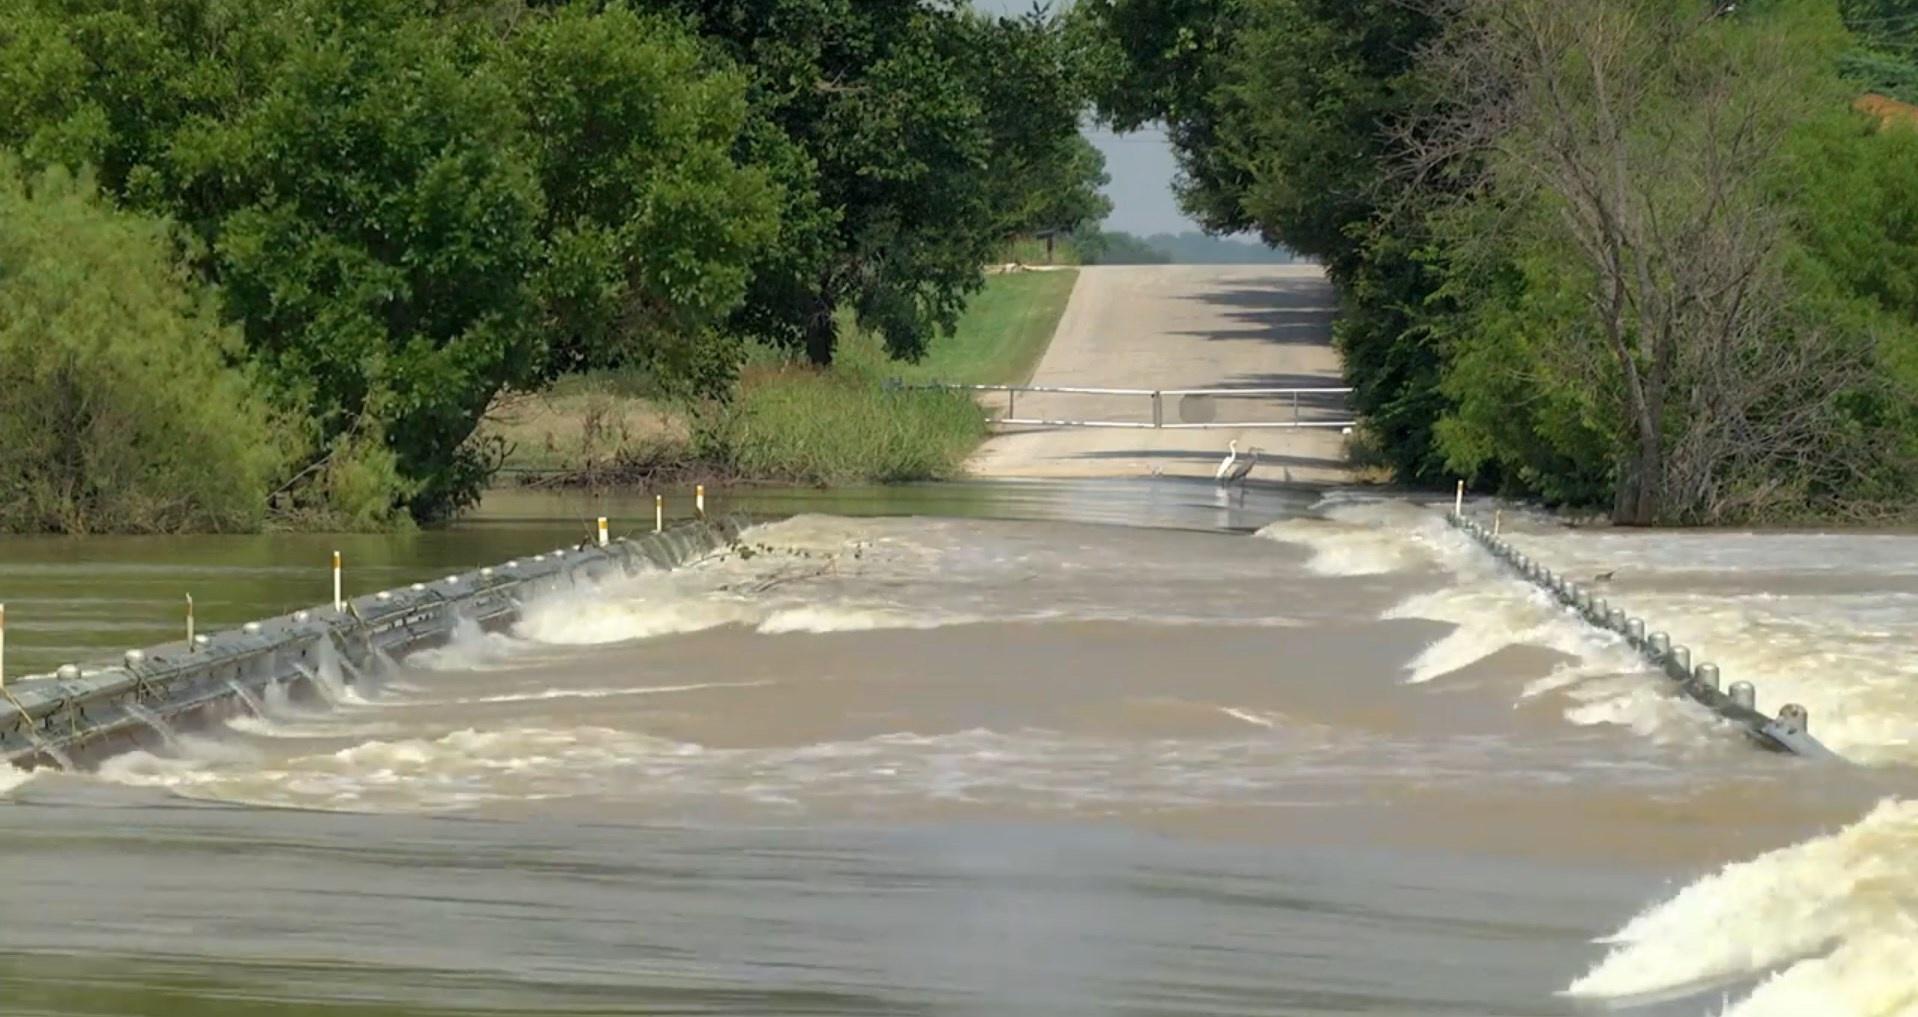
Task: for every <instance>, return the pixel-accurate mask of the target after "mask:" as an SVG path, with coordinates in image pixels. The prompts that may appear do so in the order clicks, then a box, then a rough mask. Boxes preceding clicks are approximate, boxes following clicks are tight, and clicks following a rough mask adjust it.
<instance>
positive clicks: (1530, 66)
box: [1417, 0, 1890, 525]
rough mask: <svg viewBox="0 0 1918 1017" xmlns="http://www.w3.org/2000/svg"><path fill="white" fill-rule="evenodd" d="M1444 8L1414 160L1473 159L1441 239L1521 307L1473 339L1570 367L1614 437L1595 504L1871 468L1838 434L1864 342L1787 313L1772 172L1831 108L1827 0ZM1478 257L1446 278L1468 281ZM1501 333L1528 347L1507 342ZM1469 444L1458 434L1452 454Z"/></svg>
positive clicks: (1564, 373) (1725, 500)
mask: <svg viewBox="0 0 1918 1017" xmlns="http://www.w3.org/2000/svg"><path fill="white" fill-rule="evenodd" d="M1452 12H1453V13H1452V17H1451V18H1450V30H1449V32H1448V35H1447V38H1446V40H1445V42H1444V43H1443V45H1441V46H1440V47H1439V48H1437V49H1436V50H1434V51H1433V53H1432V55H1431V57H1430V59H1429V61H1428V63H1427V67H1428V68H1429V71H1430V73H1432V74H1433V75H1434V93H1433V94H1434V95H1435V96H1437V97H1439V98H1438V101H1437V102H1436V104H1435V105H1434V107H1433V113H1432V115H1431V118H1430V119H1428V120H1427V121H1426V122H1424V123H1422V124H1420V125H1418V127H1417V130H1418V135H1419V142H1418V143H1419V144H1422V145H1423V146H1424V147H1423V149H1422V153H1423V155H1424V157H1425V162H1426V164H1427V165H1446V166H1456V165H1458V163H1459V162H1460V160H1461V159H1469V160H1471V161H1472V162H1473V163H1474V164H1475V165H1477V166H1480V167H1482V173H1481V175H1480V176H1479V177H1478V178H1477V180H1476V181H1475V186H1474V187H1473V188H1471V189H1470V190H1468V191H1466V192H1465V193H1464V195H1463V197H1462V201H1463V202H1464V204H1463V206H1462V207H1463V209H1464V212H1463V214H1462V216H1459V217H1457V218H1455V222H1457V223H1462V227H1463V228H1455V229H1452V230H1451V231H1449V232H1447V233H1445V234H1444V237H1445V239H1447V240H1448V241H1450V242H1452V243H1453V244H1455V245H1457V246H1458V247H1459V248H1460V249H1462V250H1466V251H1469V250H1470V249H1471V248H1472V247H1474V246H1479V247H1484V246H1486V245H1490V247H1491V248H1492V249H1493V250H1494V252H1495V253H1494V257H1495V258H1502V259H1504V260H1505V261H1506V262H1507V263H1508V264H1510V265H1511V266H1512V267H1513V270H1514V271H1515V272H1516V273H1517V281H1518V285H1517V286H1516V287H1515V288H1513V289H1511V290H1510V291H1509V293H1510V298H1509V299H1508V300H1506V301H1504V302H1502V303H1501V302H1500V301H1498V300H1496V299H1494V300H1492V301H1488V302H1487V305H1486V306H1488V307H1494V308H1496V307H1500V306H1504V307H1506V308H1508V309H1510V311H1511V312H1513V313H1516V314H1517V321H1518V322H1520V323H1521V324H1520V325H1519V329H1514V328H1510V327H1508V328H1505V329H1503V330H1502V332H1501V331H1489V334H1488V338H1489V339H1490V341H1491V342H1492V343H1493V345H1494V346H1495V347H1496V350H1497V352H1495V353H1494V352H1492V351H1491V350H1488V354H1489V355H1493V356H1498V357H1500V358H1501V359H1502V360H1503V362H1505V363H1526V362H1532V363H1540V364H1544V365H1547V366H1548V368H1549V370H1550V374H1551V375H1553V376H1555V377H1556V378H1557V379H1558V383H1559V384H1561V385H1575V384H1578V383H1579V382H1581V381H1582V382H1583V384H1584V386H1585V388H1584V389H1583V390H1582V391H1581V392H1579V393H1578V395H1577V397H1576V398H1578V399H1579V400H1581V401H1588V402H1589V404H1590V405H1589V406H1588V408H1587V409H1586V410H1585V411H1584V412H1582V413H1581V414H1578V415H1577V416H1579V417H1581V418H1582V419H1583V421H1584V423H1585V425H1586V426H1591V427H1596V428H1598V429H1599V431H1600V432H1601V433H1603V434H1605V435H1607V436H1608V437H1611V438H1612V440H1611V441H1610V442H1608V443H1606V444H1607V445H1608V446H1609V447H1611V448H1613V449H1614V450H1615V453H1616V460H1615V467H1614V470H1613V475H1612V486H1613V490H1614V505H1613V518H1614V519H1615V520H1616V521H1618V522H1621V523H1630V524H1640V525H1643V524H1649V523H1654V522H1662V521H1669V520H1710V519H1721V518H1728V517H1741V516H1754V515H1759V514H1763V513H1764V512H1765V511H1767V510H1771V509H1775V508H1776V507H1777V506H1778V505H1780V504H1781V503H1786V502H1790V501H1793V500H1802V499H1803V498H1804V497H1806V496H1807V494H1808V492H1810V491H1811V490H1813V489H1815V488H1816V487H1818V486H1820V484H1821V483H1822V484H1824V485H1825V486H1832V485H1837V486H1843V485H1846V484H1850V483H1853V482H1855V481H1856V479H1857V478H1858V477H1860V476H1864V475H1867V474H1870V473H1872V472H1875V470H1876V464H1877V463H1879V462H1881V461H1882V459H1883V456H1884V454H1885V451H1886V449H1885V445H1884V443H1883V439H1885V438H1888V437H1890V435H1888V434H1887V433H1885V432H1883V431H1879V432H1877V433H1876V434H1869V433H1861V432H1860V431H1859V429H1858V428H1856V427H1855V426H1854V424H1855V418H1854V417H1853V416H1852V415H1851V414H1850V412H1849V410H1848V403H1849V402H1851V401H1853V400H1855V399H1857V398H1860V397H1861V396H1862V397H1866V398H1869V396H1868V395H1867V394H1868V393H1870V392H1871V391H1872V389H1873V388H1874V386H1875V385H1876V384H1877V383H1878V378H1877V376H1876V374H1875V372H1874V369H1873V365H1874V363H1875V361H1876V356H1875V350H1874V349H1873V348H1872V346H1871V345H1870V344H1869V341H1868V340H1869V337H1868V336H1858V335H1855V334H1848V333H1847V332H1846V331H1845V330H1843V329H1841V328H1838V327H1835V326H1834V325H1833V324H1832V323H1830V322H1827V321H1825V320H1823V319H1822V317H1821V316H1819V315H1816V314H1813V313H1809V312H1810V310H1811V308H1810V305H1809V304H1808V303H1807V302H1806V301H1805V300H1804V299H1802V297H1803V288H1802V287H1801V286H1800V285H1798V284H1797V281H1796V280H1795V279H1794V278H1793V272H1792V268H1793V266H1792V254H1793V243H1792V239H1793V227H1794V208H1793V202H1792V201H1790V200H1781V196H1780V195H1779V194H1777V193H1776V192H1775V191H1774V190H1773V187H1772V182H1773V180H1774V179H1775V174H1777V173H1778V172H1779V170H1780V168H1781V164H1780V161H1779V153H1781V152H1782V151H1784V150H1785V149H1786V144H1787V142H1788V141H1789V140H1790V138H1791V137H1792V135H1793V133H1794V131H1795V130H1796V129H1797V128H1798V127H1799V126H1800V125H1801V124H1803V123H1805V122H1807V121H1809V120H1812V119H1815V118H1816V117H1817V116H1819V114H1820V113H1821V111H1823V110H1827V109H1832V108H1837V107H1839V106H1841V105H1842V98H1843V96H1842V93H1841V92H1840V91H1839V90H1838V89H1837V82H1836V79H1835V78H1834V77H1832V76H1831V75H1830V72H1829V70H1828V68H1829V67H1830V66H1831V60H1832V59H1833V57H1834V56H1835V54H1836V51H1837V49H1838V46H1839V44H1840V42H1841V41H1842V33H1841V32H1840V31H1839V29H1838V26H1837V24H1836V21H1835V19H1834V18H1832V17H1831V16H1830V11H1829V8H1828V7H1823V5H1820V4H1816V3H1811V2H1800V3H1791V2H1779V3H1774V4H1771V5H1768V6H1767V7H1765V8H1763V9H1762V10H1759V11H1755V12H1752V13H1749V14H1745V13H1741V14H1739V15H1738V16H1735V17H1734V16H1728V15H1725V14H1724V12H1723V11H1719V10H1718V9H1717V8H1715V7H1714V6H1711V5H1707V6H1703V7H1701V6H1698V5H1694V4H1689V3H1674V2H1670V0H1618V2H1613V3H1605V4H1581V5H1567V4H1562V3H1557V2H1555V0H1462V2H1460V3H1458V4H1456V5H1455V6H1454V7H1453V8H1452ZM1470 260H1471V259H1470V257H1469V255H1468V256H1467V258H1465V259H1464V261H1463V263H1464V264H1468V265H1469V264H1470ZM1483 265H1484V263H1483V262H1481V263H1480V266H1479V267H1478V268H1476V269H1475V270H1468V271H1458V270H1457V269H1455V278H1461V279H1474V278H1477V279H1482V278H1484V277H1485V275H1484V267H1483ZM1485 317H1486V316H1485V315H1484V314H1482V313H1481V314H1479V315H1477V316H1476V317H1475V318H1472V319H1469V320H1471V321H1475V322H1483V321H1484V320H1485ZM1520 329H1523V330H1526V331H1529V332H1530V335H1523V334H1521V332H1520ZM1501 334H1502V335H1503V337H1504V338H1505V339H1506V340H1507V341H1506V342H1504V343H1502V344H1500V343H1498V341H1497V338H1496V337H1497V336H1499V335H1501ZM1521 339H1522V340H1524V341H1525V343H1526V344H1527V345H1529V346H1530V347H1531V348H1532V349H1533V351H1534V352H1533V353H1532V354H1531V355H1530V356H1529V357H1513V356H1511V353H1512V352H1513V350H1514V349H1516V348H1524V347H1520V346H1516V345H1515V343H1516V342H1517V341H1518V340H1521ZM1554 365H1555V366H1554ZM1452 391H1454V392H1455V393H1459V392H1460V389H1459V388H1458V387H1457V386H1456V385H1454V386H1453V387H1452ZM1540 391H1541V392H1542V393H1543V394H1544V396H1545V398H1547V399H1553V398H1559V397H1560V394H1561V393H1562V391H1563V390H1562V389H1553V388H1544V389H1541V390H1540ZM1463 398H1464V399H1466V400H1467V401H1469V400H1470V399H1471V398H1472V396H1470V395H1464V396H1463ZM1464 412H1465V413H1466V414H1467V415H1469V414H1470V413H1471V412H1472V411H1471V410H1470V409H1469V408H1468V409H1467V410H1466V411H1464ZM1480 415H1481V416H1483V415H1484V414H1483V413H1481V414H1480ZM1537 430H1538V429H1535V432H1536V431H1537ZM1456 437H1457V435H1456V433H1455V434H1454V438H1455V439H1456ZM1505 446H1506V447H1510V446H1511V442H1510V441H1509V440H1508V441H1507V442H1505ZM1484 452H1485V447H1484V446H1483V445H1480V446H1478V447H1476V448H1474V447H1470V443H1469V442H1467V443H1462V451H1461V452H1460V455H1459V457H1458V458H1460V459H1461V460H1463V461H1464V462H1466V463H1467V464H1470V463H1471V461H1473V460H1474V459H1477V458H1480V457H1482V456H1483V454H1484Z"/></svg>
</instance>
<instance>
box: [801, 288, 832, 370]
mask: <svg viewBox="0 0 1918 1017" xmlns="http://www.w3.org/2000/svg"><path fill="white" fill-rule="evenodd" d="M838 343H839V322H838V321H837V320H835V319H834V317H833V307H832V305H831V304H827V303H821V304H820V305H819V307H818V308H817V309H815V310H814V311H813V313H812V320H810V321H808V322H807V323H806V359H807V360H809V361H811V362H812V363H813V365H814V366H816V367H831V366H832V354H833V347H834V346H837V345H838Z"/></svg>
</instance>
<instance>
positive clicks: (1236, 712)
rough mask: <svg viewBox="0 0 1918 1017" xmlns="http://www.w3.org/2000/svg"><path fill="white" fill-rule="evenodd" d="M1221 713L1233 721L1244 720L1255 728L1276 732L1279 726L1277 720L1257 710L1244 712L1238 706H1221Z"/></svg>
mask: <svg viewBox="0 0 1918 1017" xmlns="http://www.w3.org/2000/svg"><path fill="white" fill-rule="evenodd" d="M1219 712H1220V713H1223V714H1225V715H1226V716H1228V717H1231V718H1232V719H1233V720H1242V721H1244V722H1246V723H1247V724H1250V725H1252V726H1253V727H1262V728H1265V729H1267V730H1275V729H1277V728H1278V726H1279V721H1278V720H1277V719H1275V718H1274V717H1272V716H1269V715H1267V714H1265V713H1261V712H1259V711H1255V710H1242V709H1240V708H1238V707H1236V706H1221V707H1219Z"/></svg>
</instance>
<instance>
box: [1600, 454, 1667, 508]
mask: <svg viewBox="0 0 1918 1017" xmlns="http://www.w3.org/2000/svg"><path fill="white" fill-rule="evenodd" d="M1664 473H1665V456H1664V451H1663V450H1662V449H1660V448H1659V443H1658V438H1657V436H1656V435H1654V436H1652V437H1650V438H1646V437H1644V436H1642V435H1641V436H1640V438H1639V440H1638V442H1637V443H1636V444H1635V446H1634V448H1633V450H1632V453H1631V455H1630V457H1629V458H1627V460H1626V461H1625V464H1624V472H1623V475H1622V476H1621V477H1619V482H1618V495H1617V498H1616V499H1615V500H1614V501H1613V503H1612V522H1613V523H1615V524H1617V525H1619V526H1652V525H1655V524H1656V523H1657V522H1658V519H1659V513H1660V512H1661V511H1662V510H1663V508H1664V505H1663V501H1664V499H1663V498H1662V497H1660V495H1661V493H1662V492H1661V489H1662V488H1663V486H1664Z"/></svg>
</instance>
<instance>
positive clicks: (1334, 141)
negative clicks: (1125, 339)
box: [1073, 0, 1918, 524]
mask: <svg viewBox="0 0 1918 1017" xmlns="http://www.w3.org/2000/svg"><path fill="white" fill-rule="evenodd" d="M1073 11H1074V13H1073V17H1074V18H1075V19H1077V22H1078V24H1079V26H1080V27H1081V28H1083V29H1084V31H1085V32H1086V37H1087V38H1088V39H1089V40H1090V43H1089V47H1088V48H1089V51H1090V53H1091V57H1090V59H1091V61H1092V71H1091V73H1092V77H1093V78H1094V79H1095V82H1096V83H1097V88H1098V91H1099V101H1098V105H1099V110H1100V113H1101V115H1102V116H1103V118H1104V119H1105V120H1106V121H1107V122H1108V123H1109V124H1110V125H1111V126H1112V127H1113V128H1114V129H1117V130H1129V129H1135V128H1137V127H1140V126H1143V125H1146V124H1149V123H1163V124H1164V125H1165V129H1166V132H1167V134H1168V135H1169V137H1170V138H1171V139H1172V141H1173V144H1174V146H1175V148H1176V150H1177V153H1178V156H1179V159H1180V163H1181V182H1180V196H1181V199H1182V202H1183V204H1184V207H1185V208H1186V209H1187V211H1188V212H1189V213H1190V214H1192V215H1193V216H1194V217H1195V218H1196V219H1197V220H1198V221H1199V222H1200V223H1201V224H1202V225H1203V226H1204V227H1205V228H1206V229H1207V230H1209V231H1212V232H1216V233H1226V234H1231V233H1238V232H1242V231H1252V232H1256V233H1257V234H1259V235H1260V236H1262V237H1263V238H1264V239H1265V240H1266V241H1268V242H1269V243H1271V244H1273V245H1275V246H1278V245H1282V246H1285V247H1288V248H1290V249H1292V250H1295V251H1299V252H1301V253H1302V254H1304V255H1306V256H1309V257H1311V258H1313V259H1314V260H1317V261H1320V262H1321V263H1323V264H1324V265H1325V266H1326V268H1327V271H1328V273H1329V274H1330V276H1331V277H1332V279H1333V280H1334V281H1335V283H1336V284H1337V285H1338V287H1339V290H1340V293H1341V297H1342V301H1343V305H1344V309H1343V314H1342V315H1341V319H1340V321H1339V323H1338V325H1337V332H1336V339H1337V342H1338V344H1339V347H1340V349H1341V351H1342V353H1343V355H1344V360H1345V367H1346V370H1347V372H1348V374H1349V376H1350V378H1351V381H1352V384H1353V385H1354V386H1355V387H1356V395H1355V399H1356V401H1357V404H1358V406H1359V408H1360V410H1361V411H1362V413H1363V415H1364V419H1365V427H1364V428H1363V429H1362V433H1361V435H1360V438H1361V439H1362V444H1364V445H1367V446H1369V447H1370V448H1371V449H1372V450H1373V451H1374V452H1375V453H1376V454H1377V455H1378V456H1380V457H1382V458H1383V460H1384V462H1385V463H1387V464H1389V465H1390V466H1391V467H1393V468H1394V469H1395V471H1396V472H1397V474H1398V475H1399V476H1400V478H1401V479H1404V480H1408V481H1417V482H1426V483H1434V484H1446V485H1447V486H1449V483H1450V481H1451V480H1452V478H1455V477H1463V478H1465V479H1467V480H1468V481H1469V482H1470V483H1471V485H1472V486H1473V488H1474V489H1476V490H1496V491H1502V492H1507V493H1511V494H1518V495H1529V496H1533V497H1538V498H1541V499H1543V500H1545V501H1547V502H1551V503H1564V504H1570V505H1579V506H1604V507H1606V508H1608V509H1609V510H1610V512H1611V514H1612V516H1613V518H1614V519H1616V520H1617V521H1619V522H1621V523H1632V524H1650V523H1725V522H1738V521H1749V520H1797V519H1812V518H1816V519H1830V518H1834V517H1836V518H1852V519H1873V518H1884V517H1886V516H1890V515H1895V514H1902V515H1910V514H1912V513H1913V511H1914V510H1913V506H1914V505H1918V186H1914V184H1915V183H1918V172H1914V167H1918V125H1914V124H1913V123H1912V122H1911V120H1912V118H1910V117H1907V116H1904V115H1893V114H1887V113H1884V112H1880V113H1878V114H1868V113H1866V112H1862V111H1861V109H1860V108H1859V107H1861V106H1862V107H1863V108H1866V109H1870V108H1874V107H1873V106H1872V104H1870V103H1863V104H1860V103H1859V102H1858V100H1859V99H1860V97H1861V95H1862V94H1864V93H1867V92H1880V93H1884V94H1888V95H1890V96H1892V97H1894V98H1904V99H1908V100H1909V99H1918V87H1915V86H1918V75H1915V74H1914V67H1918V48H1915V47H1918V0H1739V2H1737V3H1731V2H1728V0H1588V2H1583V3H1567V2H1565V0H1422V2H1418V3H1406V2H1404V0H1180V2H1176V3H1173V2H1168V0H1081V2H1080V3H1078V4H1077V5H1075V7H1074V8H1073ZM1875 108H1876V109H1878V110H1880V111H1883V110H1887V109H1889V107H1885V106H1884V105H1883V104H1882V103H1881V104H1879V105H1878V106H1877V107H1875Z"/></svg>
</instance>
